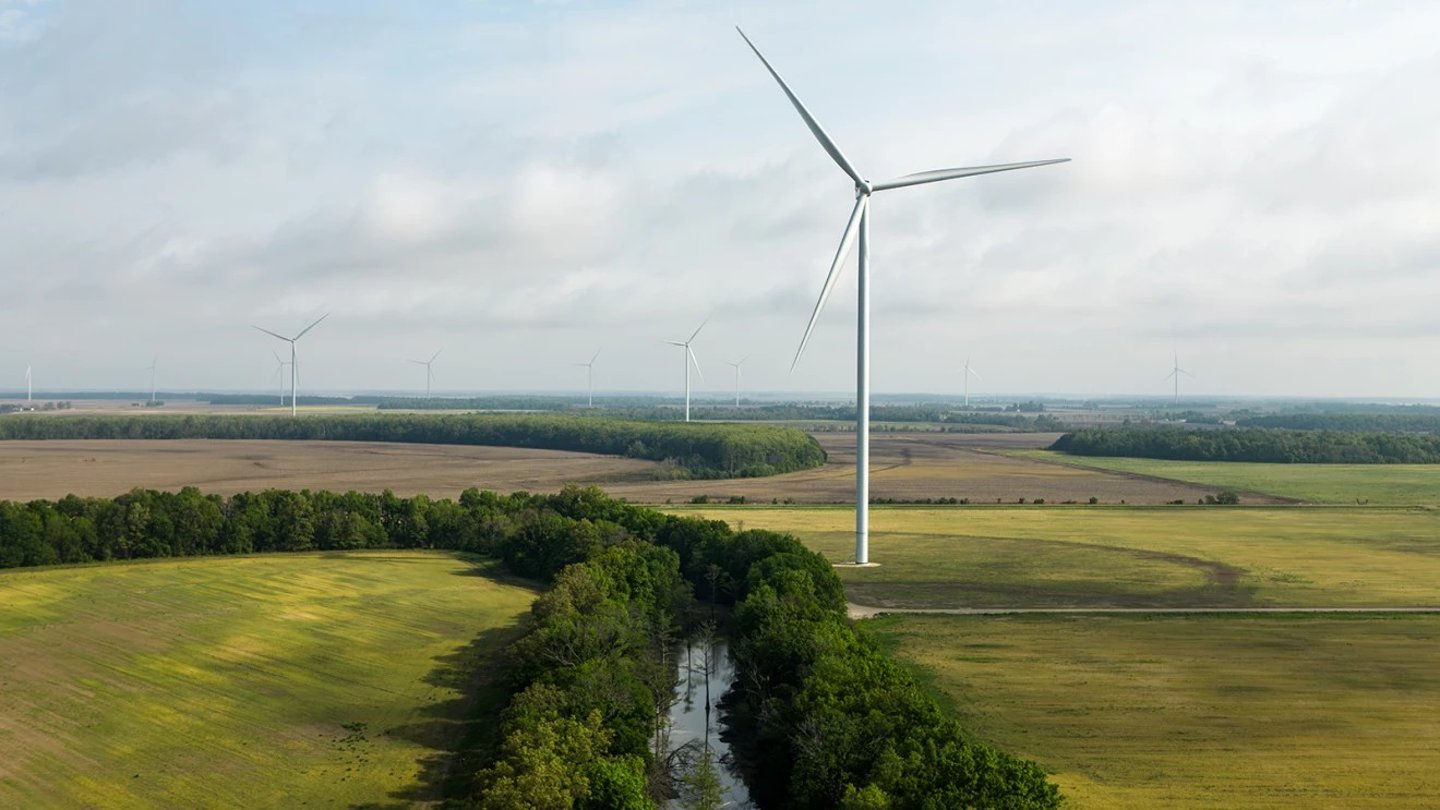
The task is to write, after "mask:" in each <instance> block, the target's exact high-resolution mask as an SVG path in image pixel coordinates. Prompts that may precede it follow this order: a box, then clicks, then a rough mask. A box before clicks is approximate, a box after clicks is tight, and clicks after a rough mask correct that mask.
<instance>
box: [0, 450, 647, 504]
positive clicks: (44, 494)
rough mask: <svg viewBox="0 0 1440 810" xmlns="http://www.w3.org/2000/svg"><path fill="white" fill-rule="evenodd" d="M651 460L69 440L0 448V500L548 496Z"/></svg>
mask: <svg viewBox="0 0 1440 810" xmlns="http://www.w3.org/2000/svg"><path fill="white" fill-rule="evenodd" d="M655 467H656V465H655V464H654V463H652V462H648V461H637V460H634V459H627V458H615V457H611V456H598V455H592V454H588V453H565V452H561V451H557V450H525V449H520V448H514V447H463V446H455V445H436V444H392V443H381V442H287V441H249V440H233V441H222V440H206V439H176V440H139V439H137V440H123V439H122V440H74V441H69V440H65V441H8V442H0V498H4V499H8V500H31V499H35V498H59V497H63V496H64V495H67V494H70V493H74V494H76V495H87V496H114V495H119V494H121V493H124V492H128V491H129V490H131V489H134V488H135V487H142V488H146V489H164V490H176V489H180V488H181V487H185V486H195V487H199V488H200V489H201V490H203V491H205V492H213V493H217V494H221V495H229V494H233V493H236V492H244V491H246V490H259V489H268V488H272V487H273V488H278V489H306V488H308V489H332V490H339V491H345V490H351V489H354V490H359V491H361V492H380V491H382V490H385V489H391V490H394V491H395V493H396V494H397V495H414V494H417V493H421V492H423V493H426V494H429V495H434V496H437V497H450V498H453V497H455V496H457V495H459V494H460V492H461V491H463V490H464V489H465V488H466V487H472V486H473V487H479V488H480V489H493V490H498V491H500V492H514V491H516V490H521V489H524V490H529V491H532V492H546V491H551V490H556V489H559V488H560V487H563V486H564V485H565V484H566V483H567V482H570V481H613V480H616V479H622V478H625V477H636V476H649V475H650V474H651V471H652V470H654V469H655Z"/></svg>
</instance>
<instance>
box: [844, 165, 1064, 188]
mask: <svg viewBox="0 0 1440 810" xmlns="http://www.w3.org/2000/svg"><path fill="white" fill-rule="evenodd" d="M1069 160H1070V158H1054V159H1052V160H1031V161H1028V162H1026V163H997V164H995V165H993V166H969V167H966V168H962V169H935V170H934V171H928V172H916V173H914V174H907V175H902V176H900V177H896V178H894V179H892V180H886V181H884V182H880V183H876V184H875V185H873V186H871V187H870V189H871V190H872V191H884V190H886V189H890V188H904V187H905V186H918V185H920V184H922V183H938V182H939V181H941V180H954V179H956V178H957V177H974V176H975V175H977V174H994V173H995V172H1008V171H1011V170H1013V169H1030V168H1033V167H1035V166H1049V165H1050V164H1052V163H1065V162H1068V161H1069Z"/></svg>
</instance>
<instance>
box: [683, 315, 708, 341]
mask: <svg viewBox="0 0 1440 810" xmlns="http://www.w3.org/2000/svg"><path fill="white" fill-rule="evenodd" d="M709 322H710V316H709V315H706V316H705V320H703V321H701V322H700V325H699V326H697V327H695V331H694V332H692V333H691V334H690V340H687V341H685V345H687V346H688V345H690V344H691V343H692V342H694V340H695V336H696V335H698V334H700V330H701V329H704V328H705V324H707V323H709Z"/></svg>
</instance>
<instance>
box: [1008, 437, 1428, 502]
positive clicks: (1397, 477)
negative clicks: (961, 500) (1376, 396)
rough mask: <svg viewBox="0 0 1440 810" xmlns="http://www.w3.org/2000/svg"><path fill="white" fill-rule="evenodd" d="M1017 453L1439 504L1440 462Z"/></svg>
mask: <svg viewBox="0 0 1440 810" xmlns="http://www.w3.org/2000/svg"><path fill="white" fill-rule="evenodd" d="M1014 455H1015V456H1016V457H1018V458H1028V459H1033V460H1036V461H1048V462H1052V463H1055V464H1057V465H1063V466H1067V467H1070V468H1071V469H1092V470H1106V471H1110V472H1120V473H1128V474H1132V475H1143V476H1149V477H1155V478H1166V479H1171V480H1176V481H1189V482H1193V483H1196V484H1202V485H1205V486H1209V487H1212V488H1219V489H1233V490H1236V491H1237V492H1262V493H1265V494H1268V495H1276V496H1279V497H1282V498H1293V499H1295V500H1300V501H1305V502H1308V503H1331V504H1375V505H1410V504H1427V505H1435V504H1440V464H1252V463H1248V462H1238V461H1167V460H1164V459H1151V458H1102V457H1098V456H1071V455H1066V454H1064V453H1056V452H1053V451H1050V450H1022V451H1017V452H1015V453H1014Z"/></svg>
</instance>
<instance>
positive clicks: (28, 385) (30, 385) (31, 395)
mask: <svg viewBox="0 0 1440 810" xmlns="http://www.w3.org/2000/svg"><path fill="white" fill-rule="evenodd" d="M34 399H35V386H34V378H33V377H31V376H30V364H29V363H26V364H25V401H26V402H31V401H33V400H34Z"/></svg>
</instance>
